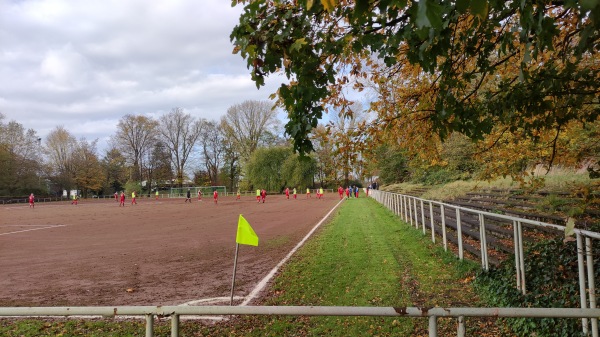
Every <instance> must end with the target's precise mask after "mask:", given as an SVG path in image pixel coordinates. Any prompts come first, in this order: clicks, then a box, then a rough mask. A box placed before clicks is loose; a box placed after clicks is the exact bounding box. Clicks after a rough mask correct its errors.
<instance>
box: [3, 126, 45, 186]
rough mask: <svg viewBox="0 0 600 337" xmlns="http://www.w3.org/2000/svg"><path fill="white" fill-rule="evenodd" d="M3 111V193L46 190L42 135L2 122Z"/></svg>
mask: <svg viewBox="0 0 600 337" xmlns="http://www.w3.org/2000/svg"><path fill="white" fill-rule="evenodd" d="M2 119H3V116H2V114H0V194H4V195H23V194H29V193H31V192H35V193H40V192H41V193H46V191H45V189H44V188H43V187H42V179H41V174H42V157H41V154H40V150H41V145H40V141H41V138H39V137H38V136H37V133H36V132H35V131H34V130H32V129H28V130H26V129H25V128H24V127H23V125H22V124H20V123H17V122H16V121H10V122H9V123H7V124H3V123H2Z"/></svg>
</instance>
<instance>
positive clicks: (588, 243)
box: [585, 237, 598, 337]
mask: <svg viewBox="0 0 600 337" xmlns="http://www.w3.org/2000/svg"><path fill="white" fill-rule="evenodd" d="M585 255H586V262H587V274H588V275H587V276H588V291H589V294H588V296H589V299H590V309H596V286H595V283H596V282H595V280H594V257H593V256H592V239H590V238H588V237H586V238H585ZM591 321H592V337H598V318H592V319H591Z"/></svg>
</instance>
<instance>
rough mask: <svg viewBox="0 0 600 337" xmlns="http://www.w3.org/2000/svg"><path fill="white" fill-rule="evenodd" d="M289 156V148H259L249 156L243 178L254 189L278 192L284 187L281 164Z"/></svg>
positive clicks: (290, 152)
mask: <svg viewBox="0 0 600 337" xmlns="http://www.w3.org/2000/svg"><path fill="white" fill-rule="evenodd" d="M291 155H292V151H291V149H290V148H289V147H271V148H259V149H257V150H256V151H254V153H252V155H251V156H250V160H249V161H248V164H247V170H246V171H247V174H246V177H245V178H246V179H248V180H249V181H250V183H251V184H252V186H253V187H255V188H264V189H266V190H267V191H277V192H279V191H281V190H283V189H284V188H285V185H286V181H285V177H284V175H283V171H282V168H283V163H284V162H285V160H286V159H287V158H288V157H290V156H291Z"/></svg>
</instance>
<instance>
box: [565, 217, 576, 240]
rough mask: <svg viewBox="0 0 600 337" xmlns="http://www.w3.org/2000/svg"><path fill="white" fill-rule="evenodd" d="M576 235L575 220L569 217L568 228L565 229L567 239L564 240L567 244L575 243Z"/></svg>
mask: <svg viewBox="0 0 600 337" xmlns="http://www.w3.org/2000/svg"><path fill="white" fill-rule="evenodd" d="M574 235H575V219H573V218H571V217H569V219H567V226H566V227H565V239H564V240H563V241H564V242H565V243H566V242H569V241H575V239H574V238H573V236H574Z"/></svg>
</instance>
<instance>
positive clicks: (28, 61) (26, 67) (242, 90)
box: [0, 0, 282, 148]
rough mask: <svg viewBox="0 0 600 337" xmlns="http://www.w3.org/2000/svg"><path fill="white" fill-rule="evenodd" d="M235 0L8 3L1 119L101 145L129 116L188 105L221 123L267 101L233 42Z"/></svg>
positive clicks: (0, 16)
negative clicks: (240, 106)
mask: <svg viewBox="0 0 600 337" xmlns="http://www.w3.org/2000/svg"><path fill="white" fill-rule="evenodd" d="M230 3H231V2H230V1H227V0H203V1H188V0H171V1H168V0H157V1H152V2H148V1H146V0H128V1H121V0H104V1H100V0H88V1H67V0H23V1H12V0H0V8H2V11H0V78H1V79H2V81H0V112H2V113H3V114H4V115H5V116H6V117H7V119H8V120H16V121H17V122H19V123H21V124H23V125H24V126H25V127H27V128H33V129H35V130H36V131H38V133H39V134H40V135H41V136H42V137H43V136H45V135H46V134H47V132H48V131H50V130H52V129H53V128H54V127H56V126H58V125H63V126H64V127H65V128H67V129H68V130H69V131H70V132H71V133H73V134H74V135H75V136H76V137H77V138H80V137H86V138H87V139H89V140H93V139H96V138H99V139H100V143H99V147H100V148H102V147H104V146H105V145H104V144H102V142H103V140H105V139H106V138H107V137H110V136H111V135H112V133H114V130H115V126H116V124H117V122H118V120H119V119H120V118H121V117H123V116H124V115H125V114H131V113H133V114H147V115H153V116H157V115H160V114H162V113H165V112H168V111H170V110H171V109H172V108H174V107H181V108H183V109H184V110H185V111H188V112H190V113H193V114H194V115H195V116H197V117H202V118H207V119H218V118H220V116H221V115H223V114H224V113H225V112H226V111H227V108H228V107H230V106H231V105H233V104H237V103H240V102H242V101H244V100H248V99H255V100H264V99H268V96H269V95H270V94H271V93H272V92H273V91H274V90H275V89H276V88H277V86H278V85H279V83H280V82H281V81H282V79H281V78H275V79H270V80H268V82H267V83H268V84H267V86H266V87H265V88H263V89H261V90H260V91H259V90H257V89H256V86H255V85H254V83H253V82H252V81H251V80H250V75H249V72H248V70H247V69H246V62H245V60H243V59H242V58H241V57H240V56H239V55H233V54H232V53H231V51H232V49H233V46H232V45H231V43H230V41H229V35H230V33H231V30H232V28H233V26H234V25H235V24H236V22H237V19H238V17H239V14H240V12H241V8H239V7H238V8H232V7H230Z"/></svg>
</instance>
